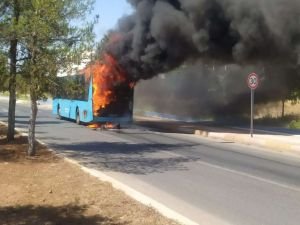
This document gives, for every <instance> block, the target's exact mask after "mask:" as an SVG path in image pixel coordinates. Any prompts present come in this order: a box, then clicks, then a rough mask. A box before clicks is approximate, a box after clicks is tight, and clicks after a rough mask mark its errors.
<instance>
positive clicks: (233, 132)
mask: <svg viewBox="0 0 300 225" xmlns="http://www.w3.org/2000/svg"><path fill="white" fill-rule="evenodd" d="M195 135H199V136H203V137H209V138H215V139H221V140H224V141H230V142H235V143H241V144H246V145H254V146H259V147H264V148H268V149H270V150H274V151H278V152H287V153H293V154H297V155H299V156H300V132H299V134H288V133H280V132H271V131H265V130H254V135H253V138H251V137H250V134H249V129H244V128H236V127H232V128H229V127H228V128H227V127H226V128H219V127H206V126H201V127H199V129H197V130H195Z"/></svg>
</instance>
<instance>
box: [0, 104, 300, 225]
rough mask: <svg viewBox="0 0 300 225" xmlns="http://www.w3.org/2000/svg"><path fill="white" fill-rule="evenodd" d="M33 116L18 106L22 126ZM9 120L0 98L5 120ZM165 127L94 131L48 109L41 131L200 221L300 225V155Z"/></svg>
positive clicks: (42, 113) (61, 147)
mask: <svg viewBox="0 0 300 225" xmlns="http://www.w3.org/2000/svg"><path fill="white" fill-rule="evenodd" d="M28 113H29V108H28V107H27V106H24V105H18V106H17V118H16V121H17V126H18V127H19V128H25V129H26V128H27V121H28ZM6 117H7V102H6V101H4V100H0V120H2V121H5V120H6ZM157 130H159V129H156V130H155V131H153V130H151V129H148V128H142V127H132V128H128V129H123V130H121V131H119V132H118V131H94V130H90V129H88V128H86V127H84V126H77V125H76V124H75V123H72V122H70V121H64V120H62V121H60V120H57V119H56V118H55V117H54V116H53V115H51V112H50V110H46V109H44V110H43V109H40V110H39V114H38V123H37V131H36V132H37V137H38V138H39V139H40V140H42V141H43V142H45V143H47V144H48V145H50V146H51V147H52V148H55V149H56V150H57V151H58V152H60V153H63V154H65V155H67V156H68V157H70V158H73V159H76V160H78V161H80V162H81V163H82V164H84V165H85V166H88V167H90V168H95V169H99V170H101V171H103V172H105V173H106V174H107V175H110V176H112V177H114V178H116V179H118V180H119V181H121V182H123V183H125V184H127V185H129V186H130V187H132V188H134V189H136V190H138V191H139V192H142V193H144V194H146V195H148V196H150V197H152V198H153V199H156V200H158V201H159V202H161V203H163V204H164V205H166V206H168V207H169V208H171V209H173V210H175V211H177V212H178V213H180V214H182V215H184V216H186V217H188V218H190V219H191V220H193V221H196V222H198V223H199V224H238V225H240V224H243V225H256V224H264V225H269V224H270V225H277V224H278V225H288V224H289V225H292V224H295V225H296V224H297V225H298V224H300V160H299V159H296V158H292V157H290V156H288V155H282V154H280V155H279V154H277V153H272V152H268V151H261V149H258V148H250V147H246V146H243V145H238V144H233V143H228V142H222V141H216V140H215V141H212V140H208V139H204V138H199V137H196V136H193V135H188V134H178V133H175V132H173V133H166V132H158V131H157ZM163 130H164V129H163ZM0 147H1V146H0Z"/></svg>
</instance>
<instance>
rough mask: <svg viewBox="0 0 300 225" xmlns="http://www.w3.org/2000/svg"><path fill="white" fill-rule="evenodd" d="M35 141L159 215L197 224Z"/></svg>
mask: <svg viewBox="0 0 300 225" xmlns="http://www.w3.org/2000/svg"><path fill="white" fill-rule="evenodd" d="M0 124H3V125H5V126H7V123H5V122H2V121H0ZM15 130H16V131H17V132H19V133H20V135H21V136H27V133H25V132H24V130H25V129H18V128H16V129H15ZM36 141H37V142H38V143H39V144H41V145H43V146H46V147H47V149H48V150H49V151H51V152H53V153H55V154H56V155H57V156H59V157H61V158H62V159H63V160H65V161H66V162H68V163H71V164H73V165H76V166H78V167H79V168H80V169H81V170H82V171H83V172H85V173H87V174H89V175H91V176H93V177H96V178H97V179H99V180H101V181H103V182H108V183H111V185H112V186H113V187H114V188H115V189H117V190H120V191H122V192H124V193H125V194H126V195H128V196H130V197H131V198H133V199H134V200H136V201H138V202H140V203H142V204H143V205H146V206H148V207H151V208H153V209H155V210H156V211H157V212H159V213H160V214H161V215H163V216H165V217H167V218H169V219H172V220H175V221H176V222H178V223H180V224H183V225H199V223H196V222H194V221H192V220H190V219H188V218H187V217H185V216H183V215H181V214H179V213H177V212H176V211H174V210H172V209H170V208H168V207H167V206H165V205H163V204H162V203H160V202H158V201H156V200H154V199H152V198H150V197H148V196H146V195H144V194H142V193H141V192H138V191H136V190H134V189H133V188H131V187H129V186H128V185H126V184H124V183H122V182H120V181H118V180H117V179H114V178H112V177H110V176H108V175H106V174H105V173H103V172H101V171H99V170H95V169H90V168H88V167H85V166H82V165H81V164H80V163H79V162H78V161H76V160H73V159H71V158H68V157H66V156H65V155H63V154H60V153H58V152H57V151H56V150H54V149H52V148H50V147H49V146H48V145H47V144H46V143H44V142H43V141H41V140H39V139H36Z"/></svg>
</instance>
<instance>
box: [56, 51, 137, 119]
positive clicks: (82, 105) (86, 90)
mask: <svg viewBox="0 0 300 225" xmlns="http://www.w3.org/2000/svg"><path fill="white" fill-rule="evenodd" d="M61 84H62V85H61V86H62V88H61V90H60V91H58V93H57V96H56V97H55V98H54V99H53V106H52V112H53V114H55V115H57V117H58V118H68V119H72V120H75V121H76V123H77V124H80V123H86V124H90V125H93V124H106V123H113V124H123V123H129V122H131V121H132V113H133V91H134V83H132V82H129V81H128V80H127V76H126V74H125V72H124V71H123V70H122V69H121V68H120V67H119V66H118V65H117V62H116V61H115V60H114V58H113V57H112V56H110V55H105V57H104V60H103V61H97V62H95V63H93V64H90V65H88V66H87V67H86V68H85V69H84V70H82V71H81V75H76V76H67V77H64V78H62V79H61ZM64 85H68V88H66V90H64V88H63V86H64Z"/></svg>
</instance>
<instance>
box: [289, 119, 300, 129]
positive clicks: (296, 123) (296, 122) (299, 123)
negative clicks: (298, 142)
mask: <svg viewBox="0 0 300 225" xmlns="http://www.w3.org/2000/svg"><path fill="white" fill-rule="evenodd" d="M289 128H290V129H300V120H293V121H292V122H291V123H290V124H289Z"/></svg>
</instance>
